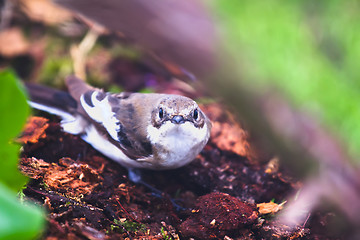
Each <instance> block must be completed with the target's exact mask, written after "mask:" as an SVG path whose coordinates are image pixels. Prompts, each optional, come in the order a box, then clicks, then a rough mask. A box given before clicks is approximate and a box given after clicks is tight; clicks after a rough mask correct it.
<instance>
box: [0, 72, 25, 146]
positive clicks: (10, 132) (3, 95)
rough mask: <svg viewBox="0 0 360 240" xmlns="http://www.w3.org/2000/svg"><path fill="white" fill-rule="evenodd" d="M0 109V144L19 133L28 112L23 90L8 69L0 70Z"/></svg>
mask: <svg viewBox="0 0 360 240" xmlns="http://www.w3.org/2000/svg"><path fill="white" fill-rule="evenodd" d="M0 111H1V117H0V129H1V134H0V143H1V144H2V143H4V142H8V141H9V140H10V139H13V138H15V137H16V136H17V135H18V134H19V132H20V131H21V130H22V127H23V126H24V123H25V121H26V118H27V116H28V115H29V113H30V108H29V105H28V104H27V102H26V95H25V91H23V90H22V86H21V85H20V83H19V82H18V81H16V78H15V76H14V74H13V73H12V72H11V71H9V70H7V71H3V72H0Z"/></svg>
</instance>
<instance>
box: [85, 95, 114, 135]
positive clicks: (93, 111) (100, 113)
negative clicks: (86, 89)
mask: <svg viewBox="0 0 360 240" xmlns="http://www.w3.org/2000/svg"><path fill="white" fill-rule="evenodd" d="M98 94H99V92H96V91H95V92H93V93H92V95H91V102H92V103H93V105H94V107H92V106H89V105H88V104H87V103H86V101H85V99H84V95H82V96H81V97H80V103H81V106H82V107H83V108H84V110H85V111H86V113H87V114H88V115H89V116H90V117H91V118H92V119H94V120H95V121H96V122H98V123H101V124H102V125H103V126H104V127H105V129H106V131H108V133H109V134H110V136H111V137H112V138H113V139H114V140H116V141H119V139H118V132H119V131H120V127H121V125H120V124H119V121H118V120H117V119H116V117H115V113H114V112H113V111H112V109H111V105H110V103H109V100H108V96H106V97H105V98H103V99H102V100H100V101H99V100H98V99H97V98H96V97H97V95H98Z"/></svg>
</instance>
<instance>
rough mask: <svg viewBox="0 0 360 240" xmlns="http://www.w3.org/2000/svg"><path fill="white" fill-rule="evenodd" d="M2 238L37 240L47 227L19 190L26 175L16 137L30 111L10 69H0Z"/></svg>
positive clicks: (0, 202)
mask: <svg viewBox="0 0 360 240" xmlns="http://www.w3.org/2000/svg"><path fill="white" fill-rule="evenodd" d="M0 112H1V117H0V129H1V133H0V239H15V240H16V239H19V240H20V239H21V240H22V239H25V240H26V239H34V237H36V236H37V235H38V234H39V232H40V230H41V229H43V226H44V217H43V211H42V210H40V209H39V208H36V207H35V206H30V205H24V204H21V203H20V202H19V200H18V198H17V195H16V192H17V191H19V190H20V189H21V188H22V187H23V186H24V184H25V183H26V180H27V178H26V177H25V176H23V175H22V174H21V173H20V172H19V169H18V156H19V152H20V146H19V145H18V144H14V143H13V142H12V139H13V138H15V137H16V136H17V135H18V134H19V133H20V131H21V129H22V128H23V125H24V123H25V121H26V118H27V116H28V114H29V106H28V104H27V101H26V95H25V93H24V90H23V89H22V87H21V85H20V83H19V81H18V80H17V79H16V77H15V76H14V74H13V73H12V72H11V71H4V72H0Z"/></svg>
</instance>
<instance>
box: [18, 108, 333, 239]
mask: <svg viewBox="0 0 360 240" xmlns="http://www.w3.org/2000/svg"><path fill="white" fill-rule="evenodd" d="M202 108H203V110H204V111H205V113H206V114H207V115H208V116H209V117H210V118H211V120H212V123H213V129H212V133H211V139H210V141H209V143H208V145H207V146H206V147H205V148H204V150H203V151H202V152H201V154H200V155H199V156H198V157H197V158H196V160H194V162H192V163H191V164H189V165H188V166H185V167H182V168H180V169H177V170H171V171H159V172H157V171H144V172H143V178H144V180H145V181H146V182H147V183H148V184H150V185H151V186H153V187H155V188H157V189H158V190H160V191H161V192H162V194H161V196H160V195H159V194H157V193H155V192H154V191H152V190H150V189H148V188H147V187H145V186H143V185H136V184H134V183H132V182H131V181H130V180H129V179H128V177H127V170H126V169H125V168H123V167H121V166H120V165H118V164H117V163H115V162H113V161H111V160H109V159H107V158H106V157H104V156H103V155H101V154H100V153H98V152H97V151H96V150H94V149H93V148H92V147H91V146H90V145H88V144H87V143H85V142H84V141H83V140H82V139H80V138H79V137H78V136H73V135H70V134H67V133H64V132H63V131H62V129H61V127H60V125H59V122H58V120H57V119H56V118H54V117H51V116H49V115H46V114H45V115H44V114H42V113H39V114H40V115H43V117H32V118H31V119H30V120H29V123H28V125H27V128H26V130H25V131H24V133H23V136H22V137H21V141H22V142H24V147H23V152H22V158H21V170H22V172H23V173H24V174H26V175H27V176H29V177H30V179H31V181H30V182H29V184H28V186H27V188H26V189H25V190H24V193H25V195H26V196H27V197H28V198H30V199H33V200H35V201H37V202H38V204H40V205H43V206H45V208H46V210H47V211H48V216H47V221H48V226H47V230H46V231H45V232H44V235H43V237H42V238H43V239H126V238H127V239H189V238H195V239H298V238H304V239H327V236H326V231H325V229H323V228H324V227H325V226H326V221H327V218H326V214H325V215H324V214H323V215H320V217H321V218H322V222H321V223H320V222H319V221H318V219H317V218H318V217H319V216H318V215H316V214H315V215H312V216H310V219H308V221H307V222H305V223H304V225H303V226H298V228H297V229H295V230H294V231H290V229H289V228H288V227H287V226H280V227H279V226H276V225H274V224H273V223H274V214H275V213H276V212H277V211H279V210H280V209H281V208H282V206H281V205H279V204H281V203H283V202H284V201H286V198H287V197H288V195H289V193H291V192H293V191H294V190H296V189H298V187H299V186H300V185H301V184H300V183H299V182H295V181H294V180H292V179H291V177H290V176H287V175H286V174H285V173H283V172H282V171H281V170H279V167H278V163H277V161H276V158H274V159H272V160H271V161H267V162H265V163H261V161H259V157H258V156H256V152H255V150H253V148H252V147H251V144H250V143H249V137H248V134H247V132H246V131H244V130H243V129H242V128H241V127H240V125H239V124H237V123H236V122H235V120H234V119H233V117H232V116H231V115H230V114H229V112H227V111H225V110H224V108H223V107H222V106H221V105H219V104H215V103H212V104H207V105H203V106H202ZM44 116H45V117H44ZM46 117H49V118H50V119H47V118H46ZM328 218H329V217H328ZM317 221H318V224H310V223H313V222H317ZM313 229H314V230H313ZM319 230H320V231H319ZM321 231H322V232H321Z"/></svg>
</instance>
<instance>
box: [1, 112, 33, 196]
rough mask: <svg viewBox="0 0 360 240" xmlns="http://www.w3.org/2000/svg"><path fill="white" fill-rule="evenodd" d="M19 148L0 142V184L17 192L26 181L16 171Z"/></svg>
mask: <svg viewBox="0 0 360 240" xmlns="http://www.w3.org/2000/svg"><path fill="white" fill-rule="evenodd" d="M0 111H1V110H0ZM19 148H20V147H19V146H18V145H16V144H9V143H7V144H5V143H1V142H0V183H4V184H5V185H6V186H8V187H10V188H11V189H13V190H14V191H19V189H21V188H22V187H23V186H24V184H25V183H26V181H27V178H26V177H25V176H24V175H22V174H21V173H20V172H19V170H18V155H19Z"/></svg>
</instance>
